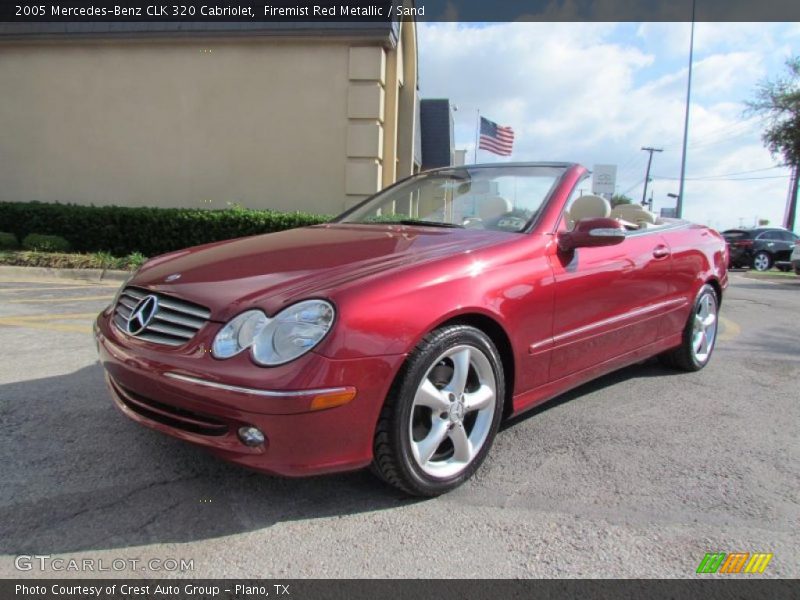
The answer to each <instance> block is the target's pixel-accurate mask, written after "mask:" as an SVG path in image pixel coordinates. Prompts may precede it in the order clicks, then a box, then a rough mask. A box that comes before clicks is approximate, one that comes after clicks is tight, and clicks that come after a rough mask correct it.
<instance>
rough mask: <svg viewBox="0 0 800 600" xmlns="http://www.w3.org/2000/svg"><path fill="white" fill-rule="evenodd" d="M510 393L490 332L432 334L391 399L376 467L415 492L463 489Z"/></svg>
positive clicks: (449, 329) (460, 329) (459, 329)
mask: <svg viewBox="0 0 800 600" xmlns="http://www.w3.org/2000/svg"><path fill="white" fill-rule="evenodd" d="M461 381H464V382H465V383H464V385H463V386H462V385H461V383H460V382H461ZM461 390H463V393H462V392H461ZM504 399H505V384H504V373H503V363H502V361H501V360H500V356H499V354H498V352H497V348H495V346H494V344H493V343H492V340H491V339H490V338H489V337H488V336H487V335H486V334H485V333H483V332H482V331H481V330H479V329H476V328H475V327H471V326H468V325H448V326H445V327H442V328H440V329H437V330H435V331H433V332H431V333H429V334H428V335H426V336H425V337H424V338H423V340H422V341H421V342H420V344H419V345H418V346H417V347H416V349H415V350H414V351H413V352H412V353H411V355H410V356H409V357H408V359H407V361H406V363H405V365H404V366H403V368H402V369H401V371H400V373H399V374H398V377H397V379H396V380H395V383H394V384H393V385H392V389H391V390H390V391H389V395H388V396H387V398H386V402H385V404H384V406H383V409H382V411H381V415H380V418H379V420H378V426H377V428H376V432H375V441H374V447H373V453H374V458H373V463H372V470H373V472H374V473H375V474H377V475H378V476H379V477H380V478H381V479H383V480H384V481H386V482H387V483H389V484H391V485H393V486H395V487H397V488H400V489H401V490H403V491H404V492H406V493H408V494H412V495H414V496H427V497H431V496H438V495H440V494H443V493H445V492H448V491H450V490H452V489H454V488H456V487H458V486H459V485H461V484H462V483H464V481H466V480H467V479H469V478H470V477H471V476H472V474H473V473H474V472H475V471H476V470H477V469H478V467H479V466H480V465H481V463H482V462H483V460H484V459H485V458H486V455H487V454H488V452H489V449H490V448H491V446H492V442H493V441H494V438H495V436H496V434H497V429H498V427H499V426H500V420H501V418H502V414H503V401H504ZM470 406H473V408H470Z"/></svg>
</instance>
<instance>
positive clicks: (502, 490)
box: [0, 274, 800, 577]
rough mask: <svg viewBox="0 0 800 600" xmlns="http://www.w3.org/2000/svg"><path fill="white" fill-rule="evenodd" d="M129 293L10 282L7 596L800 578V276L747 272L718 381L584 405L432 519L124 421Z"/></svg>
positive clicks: (723, 340) (358, 484) (615, 378)
mask: <svg viewBox="0 0 800 600" xmlns="http://www.w3.org/2000/svg"><path fill="white" fill-rule="evenodd" d="M114 285H115V284H90V283H85V282H74V281H65V280H54V281H44V280H29V281H24V280H21V278H19V277H17V278H16V279H14V278H11V277H8V278H5V279H3V278H0V349H1V350H0V352H2V354H0V356H2V360H0V423H2V436H0V448H2V457H3V460H2V465H3V473H2V482H3V484H2V486H0V555H2V556H0V576H1V577H42V576H45V577H61V576H81V575H84V576H85V575H90V576H91V575H92V574H93V573H92V572H88V573H86V572H84V573H80V572H75V571H66V572H65V571H55V570H52V569H47V570H45V571H40V570H39V569H38V567H36V565H34V567H33V568H32V569H31V570H28V571H19V570H17V568H16V567H15V563H18V561H15V557H16V556H17V555H20V554H26V555H27V554H37V555H50V556H51V557H53V558H55V557H63V558H67V559H73V558H74V559H79V560H81V559H86V558H88V559H92V560H95V561H99V560H104V561H105V566H106V567H107V568H108V567H109V565H111V564H112V563H111V561H113V560H115V559H116V560H118V561H119V559H122V560H123V561H125V564H126V566H125V568H124V569H122V570H120V571H113V570H112V571H106V572H103V573H94V574H95V575H102V576H105V577H108V576H147V577H160V576H170V577H173V576H193V577H223V576H227V577H693V576H695V570H696V568H697V566H698V564H699V562H700V561H701V559H702V558H703V556H704V555H705V553H706V552H726V553H730V552H770V553H773V554H774V557H773V559H772V561H771V562H770V564H769V565H768V567H767V569H766V571H765V572H764V574H763V575H740V577H798V576H800V568H799V567H798V565H799V564H800V541H799V540H800V494H799V493H798V492H799V491H800V436H798V433H800V431H799V425H800V418H799V417H800V278H796V279H795V278H777V277H776V278H775V279H774V280H773V279H761V280H754V279H748V278H745V277H744V276H743V275H742V274H733V275H732V285H731V288H730V289H729V291H728V294H727V296H726V297H725V299H724V301H723V305H722V317H723V319H722V321H721V323H722V330H721V334H720V339H719V341H718V346H717V349H716V351H715V355H714V357H713V358H712V361H711V364H710V365H709V366H708V367H707V368H706V369H705V370H704V371H701V372H699V373H694V374H681V373H676V372H673V371H668V370H665V369H664V368H662V367H660V366H659V365H658V364H656V363H654V362H648V363H646V364H643V365H638V366H634V367H631V368H628V369H625V370H622V371H619V372H617V373H614V374H612V375H609V376H606V377H604V378H602V379H600V380H598V381H596V382H593V383H591V384H588V385H586V386H583V387H581V388H579V389H578V390H575V391H573V392H571V393H569V394H567V395H566V396H564V397H562V398H559V399H557V400H555V401H553V402H550V403H549V404H547V405H545V406H544V407H542V408H540V409H537V410H536V411H535V412H534V413H532V414H529V415H527V416H526V417H524V418H521V419H518V420H516V421H515V422H513V423H510V424H508V426H506V427H505V428H504V430H503V431H502V432H501V434H500V435H499V437H498V439H497V442H496V444H495V446H494V448H493V450H492V452H491V454H490V456H489V459H488V460H487V462H486V463H484V465H483V467H482V468H481V470H480V471H479V473H478V476H477V477H475V478H474V479H473V480H472V481H470V482H469V483H468V484H467V485H465V486H463V487H462V488H460V489H458V490H456V491H455V492H453V493H451V494H448V495H446V496H444V497H441V498H438V499H434V500H426V501H419V500H410V499H408V498H405V497H404V496H402V495H401V494H400V493H398V492H395V491H394V490H392V489H390V488H388V487H386V486H384V485H382V484H380V483H378V482H377V481H376V480H374V479H373V478H372V477H371V476H370V475H369V474H368V473H353V474H347V475H339V476H330V477H322V478H313V479H304V480H286V479H277V478H272V477H267V476H264V475H260V474H257V473H252V472H249V471H246V470H244V469H241V468H239V467H236V466H232V465H229V464H226V463H223V462H221V461H219V460H217V459H215V458H213V457H211V456H209V455H207V454H205V453H204V452H203V451H202V450H200V449H197V448H194V447H191V446H188V445H185V444H183V443H181V442H179V441H177V440H173V439H171V438H167V437H165V436H163V435H160V434H158V433H156V432H154V431H150V430H147V429H145V428H142V427H140V426H139V425H137V424H135V423H133V422H131V421H129V420H128V419H126V418H125V417H123V416H122V415H121V414H120V413H119V412H118V411H117V409H116V408H114V406H113V405H112V403H111V401H110V398H109V396H108V394H107V393H106V390H105V388H104V383H103V379H102V372H101V369H100V367H99V365H98V364H97V362H96V358H95V349H94V344H93V341H92V337H91V321H92V318H93V317H94V315H96V314H97V312H99V311H100V310H101V309H102V307H103V306H105V305H106V304H107V303H108V301H109V300H110V299H111V297H112V296H113V294H114V291H115V287H114ZM152 558H155V559H158V560H161V561H164V560H166V559H177V560H180V559H183V560H185V561H193V562H192V567H193V569H190V568H186V569H184V570H183V571H180V570H177V571H175V570H169V568H168V567H164V566H163V565H162V567H161V568H160V569H158V568H157V566H154V565H151V567H153V568H148V567H146V566H144V565H146V564H147V561H148V560H149V559H152ZM134 559H135V560H137V561H138V562H136V563H135V566H131V565H133V563H132V562H131V561H132V560H134ZM120 564H121V563H119V562H117V563H116V565H120ZM171 564H172V563H169V565H171ZM95 565H96V566H95V568H97V563H95Z"/></svg>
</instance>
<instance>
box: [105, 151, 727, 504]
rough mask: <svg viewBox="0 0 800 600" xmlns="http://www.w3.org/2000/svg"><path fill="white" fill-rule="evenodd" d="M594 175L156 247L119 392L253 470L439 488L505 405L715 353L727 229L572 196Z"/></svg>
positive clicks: (427, 184)
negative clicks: (654, 362)
mask: <svg viewBox="0 0 800 600" xmlns="http://www.w3.org/2000/svg"><path fill="white" fill-rule="evenodd" d="M586 176H587V171H586V169H584V168H583V167H581V166H579V165H574V164H563V163H537V164H495V165H476V166H465V167H453V168H446V169H441V170H437V171H430V172H427V173H423V174H421V175H416V176H413V177H410V178H408V179H406V180H403V181H401V182H399V183H397V184H395V185H394V186H392V187H390V188H388V189H386V190H384V191H383V192H380V193H378V194H377V195H375V196H373V197H372V198H370V199H368V200H366V201H365V202H363V203H361V204H360V205H358V206H356V207H355V208H353V209H351V210H349V211H347V212H345V213H344V214H342V215H341V216H339V217H338V218H336V219H334V220H333V221H332V222H330V223H328V224H325V225H317V226H314V227H306V228H302V229H295V230H292V231H284V232H280V233H273V234H269V235H262V236H255V237H249V238H242V239H237V240H231V241H226V242H220V243H214V244H208V245H205V246H200V247H196V248H189V249H187V250H182V251H179V252H174V253H171V254H167V255H164V256H159V257H156V258H153V259H152V260H149V261H148V262H147V263H145V264H144V265H143V266H142V268H141V269H139V271H138V272H136V273H135V274H134V275H133V277H132V278H131V279H130V280H129V281H128V282H126V283H125V285H123V287H122V288H121V289H120V291H119V292H118V295H117V297H116V298H115V300H114V302H113V303H112V304H111V305H110V306H109V307H108V308H107V309H106V310H104V311H103V313H102V314H100V316H99V317H98V319H97V323H96V326H95V335H96V338H97V342H98V347H99V352H100V360H101V361H102V364H103V366H104V367H105V370H106V373H107V376H108V384H109V387H110V389H111V393H112V395H113V398H114V401H115V402H116V404H117V406H118V407H119V408H120V409H121V410H122V411H123V412H124V413H125V414H126V415H128V416H129V417H130V418H132V419H134V420H135V421H138V422H139V423H141V424H143V425H147V426H148V427H152V428H153V429H157V430H159V431H162V432H164V433H167V434H170V435H173V436H175V437H178V438H181V439H183V440H186V441H189V442H193V443H195V444H199V445H201V446H204V447H206V448H208V449H210V450H211V451H212V452H214V453H216V454H218V455H220V456H222V457H223V458H226V459H228V460H231V461H233V462H236V463H239V464H242V465H246V466H248V467H252V468H255V469H259V470H262V471H266V472H269V473H276V474H281V475H291V476H296V475H309V474H315V473H327V472H334V471H345V470H351V469H360V468H362V467H366V466H368V465H372V467H373V470H374V471H375V472H376V473H377V474H378V475H380V476H381V477H382V478H383V479H385V480H386V481H388V482H389V483H391V484H394V485H396V486H398V487H400V488H402V489H403V490H405V491H407V492H409V493H412V494H418V495H428V496H430V495H435V494H440V493H442V492H446V491H448V490H450V489H452V488H454V487H455V486H457V485H459V484H460V483H462V482H463V481H464V480H466V479H467V478H468V477H470V475H471V474H472V473H473V472H474V471H475V470H476V469H477V468H478V467H479V465H480V464H481V462H482V461H483V459H484V458H485V456H486V454H487V452H488V451H489V448H490V447H491V445H492V441H493V438H494V437H495V434H496V433H497V430H498V426H499V424H500V421H501V420H502V419H503V418H504V417H508V416H509V415H514V414H518V413H520V412H522V411H525V410H527V409H530V408H531V407H533V406H536V405H537V404H540V403H541V402H543V401H545V400H547V399H549V398H552V397H553V396H556V395H557V394H560V393H562V392H564V391H565V390H567V389H570V388H573V387H575V386H577V385H579V384H581V383H583V382H585V381H587V380H589V379H592V378H594V377H598V376H599V375H601V374H604V373H607V372H609V371H612V370H614V369H619V368H620V367H624V366H626V365H630V364H632V363H635V362H638V361H641V360H643V359H645V358H647V357H650V356H655V355H660V356H661V357H663V359H664V361H665V362H666V363H668V364H669V365H672V366H673V367H676V368H680V369H684V370H688V371H694V370H698V369H702V368H703V367H704V366H705V365H706V364H707V363H708V360H709V358H710V357H711V353H712V350H713V349H714V342H715V339H716V333H717V312H718V310H719V306H720V302H721V300H722V292H723V290H724V289H725V287H726V286H727V275H726V265H727V262H728V261H727V255H726V252H727V251H726V246H725V242H724V240H723V239H722V238H721V236H720V235H719V234H718V233H717V232H716V231H713V230H711V229H708V228H706V227H702V226H699V225H693V224H690V223H688V222H685V221H680V220H674V219H662V218H658V217H656V216H655V215H653V214H652V213H650V212H647V211H646V210H644V209H642V208H641V207H639V206H638V205H627V206H624V205H623V206H619V207H617V208H614V209H613V210H612V209H611V207H610V206H609V203H608V201H607V200H606V199H604V198H602V197H600V196H594V195H583V196H582V195H579V190H580V189H581V187H584V188H585V187H587V186H586V184H585V183H584V184H583V185H582V184H581V182H582V180H583V179H584V178H585V177H586Z"/></svg>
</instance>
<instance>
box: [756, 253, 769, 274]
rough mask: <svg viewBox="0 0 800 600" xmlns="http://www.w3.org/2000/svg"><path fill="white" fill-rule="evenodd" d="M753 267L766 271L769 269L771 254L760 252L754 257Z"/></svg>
mask: <svg viewBox="0 0 800 600" xmlns="http://www.w3.org/2000/svg"><path fill="white" fill-rule="evenodd" d="M753 268H754V269H755V270H756V271H766V270H767V269H769V256H767V255H766V254H764V253H763V252H759V253H758V254H756V255H755V256H754V257H753Z"/></svg>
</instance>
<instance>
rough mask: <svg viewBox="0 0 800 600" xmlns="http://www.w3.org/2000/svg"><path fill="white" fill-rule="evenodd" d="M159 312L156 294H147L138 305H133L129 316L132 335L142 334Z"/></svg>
mask: <svg viewBox="0 0 800 600" xmlns="http://www.w3.org/2000/svg"><path fill="white" fill-rule="evenodd" d="M156 312H158V298H157V297H156V296H152V295H151V296H145V297H144V298H142V299H141V300H139V302H137V303H136V306H134V307H133V310H132V311H131V314H130V316H129V317H128V324H127V330H128V333H130V334H131V335H137V334H140V333H141V332H142V331H144V330H145V328H146V327H147V326H148V325H149V324H150V321H152V320H153V317H155V316H156Z"/></svg>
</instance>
